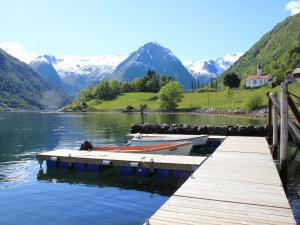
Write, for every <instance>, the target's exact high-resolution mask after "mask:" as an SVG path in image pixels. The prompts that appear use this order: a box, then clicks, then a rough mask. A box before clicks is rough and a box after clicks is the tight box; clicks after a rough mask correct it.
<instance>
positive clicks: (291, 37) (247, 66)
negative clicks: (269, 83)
mask: <svg viewBox="0 0 300 225" xmlns="http://www.w3.org/2000/svg"><path fill="white" fill-rule="evenodd" d="M258 63H260V64H261V65H262V68H263V73H271V74H272V75H273V81H274V82H275V83H276V84H278V83H280V82H281V80H282V79H283V78H284V76H285V75H286V74H287V73H289V72H290V71H292V70H293V69H295V68H296V67H300V14H297V15H295V16H290V17H288V18H286V19H285V20H284V21H283V22H281V23H279V24H277V25H276V26H275V27H274V28H273V29H272V30H271V31H270V32H268V33H266V34H265V35H264V36H263V37H262V38H261V39H260V40H259V41H258V42H256V43H255V44H254V45H253V46H252V47H251V48H250V49H249V50H248V51H247V52H246V53H245V54H244V55H243V56H242V57H241V58H240V59H239V60H238V61H237V62H236V63H234V64H233V65H232V66H231V67H230V68H229V69H228V70H227V71H228V72H234V73H236V74H238V75H239V76H240V77H241V78H245V77H246V76H247V75H249V74H255V73H256V68H257V65H258Z"/></svg>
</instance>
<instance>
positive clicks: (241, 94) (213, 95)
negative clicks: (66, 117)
mask: <svg viewBox="0 0 300 225" xmlns="http://www.w3.org/2000/svg"><path fill="white" fill-rule="evenodd" d="M271 91H276V92H277V93H279V87H276V88H274V89H271V88H269V87H262V88H258V89H253V90H249V89H248V90H234V94H233V96H232V98H231V99H230V100H229V101H228V99H227V96H226V95H225V93H224V92H204V93H185V94H184V98H183V101H182V102H181V103H180V104H179V106H178V108H179V109H183V108H214V109H236V108H245V103H246V101H247V100H248V99H249V97H251V96H254V95H260V96H262V97H263V99H264V105H266V104H267V97H266V93H267V92H271ZM289 91H290V92H292V93H295V94H296V95H298V96H300V84H293V85H290V86H289ZM154 95H157V96H158V94H154V93H145V92H136V93H125V94H122V95H121V96H118V97H117V98H116V99H114V100H110V101H98V102H96V101H94V100H92V101H89V102H87V105H88V107H87V108H88V109H124V108H125V107H126V106H128V105H131V106H133V107H135V108H139V106H140V104H141V103H142V104H147V106H148V109H159V103H158V100H150V97H151V96H154ZM295 100H296V99H295ZM296 102H297V103H298V105H299V102H300V101H299V100H296Z"/></svg>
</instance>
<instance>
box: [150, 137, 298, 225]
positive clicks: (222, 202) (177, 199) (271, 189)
mask: <svg viewBox="0 0 300 225" xmlns="http://www.w3.org/2000/svg"><path fill="white" fill-rule="evenodd" d="M145 224H153V225H154V224H157V225H160V224H161V225H163V224H295V220H294V217H293V214H292V210H291V208H290V205H289V203H288V200H287V198H286V195H285V192H284V190H283V187H282V184H281V181H280V178H279V175H278V172H277V169H276V166H275V164H274V162H273V160H272V157H271V154H270V150H269V147H268V144H267V142H266V139H265V138H261V137H233V136H231V137H227V138H226V139H225V140H224V141H223V143H222V144H221V145H220V146H219V148H218V149H217V150H216V151H215V152H214V153H213V154H212V155H211V156H210V157H209V158H208V159H207V160H206V161H205V163H203V164H202V165H201V166H200V167H199V168H198V169H197V170H196V171H195V172H194V173H193V174H192V176H191V177H190V178H189V179H188V180H187V181H186V182H185V183H184V184H183V185H182V186H181V187H180V188H179V189H178V190H177V191H176V192H175V194H174V195H173V196H172V197H171V198H170V199H169V200H168V201H167V202H166V203H165V204H164V205H163V206H162V207H161V208H160V209H159V210H158V211H157V212H156V213H155V214H154V215H153V216H152V217H151V218H150V219H149V220H148V221H147V222H146V223H145Z"/></svg>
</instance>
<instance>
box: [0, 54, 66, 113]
mask: <svg viewBox="0 0 300 225" xmlns="http://www.w3.org/2000/svg"><path fill="white" fill-rule="evenodd" d="M67 101H68V98H67V97H66V96H65V95H64V94H63V93H61V92H60V91H59V90H57V89H56V88H55V87H54V86H53V85H51V84H50V83H49V82H48V81H46V80H45V79H44V78H43V77H42V76H40V75H39V74H38V73H36V72H34V71H33V70H32V69H31V68H30V67H29V66H28V65H27V64H26V63H23V62H21V61H20V60H18V59H17V58H15V57H13V56H11V55H9V54H8V53H6V52H5V51H4V50H2V49H0V107H1V108H5V109H6V108H19V109H56V108H58V107H59V106H62V105H64V104H65V103H67Z"/></svg>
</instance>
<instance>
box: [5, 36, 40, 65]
mask: <svg viewBox="0 0 300 225" xmlns="http://www.w3.org/2000/svg"><path fill="white" fill-rule="evenodd" d="M0 48H2V49H3V50H4V51H6V52H7V53H8V54H10V55H12V56H14V57H16V58H17V59H19V60H21V61H23V62H25V63H29V62H31V61H32V60H33V59H35V58H36V57H37V55H36V54H35V53H32V52H27V50H26V49H25V48H24V46H23V45H22V44H20V43H17V42H11V41H6V42H0Z"/></svg>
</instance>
